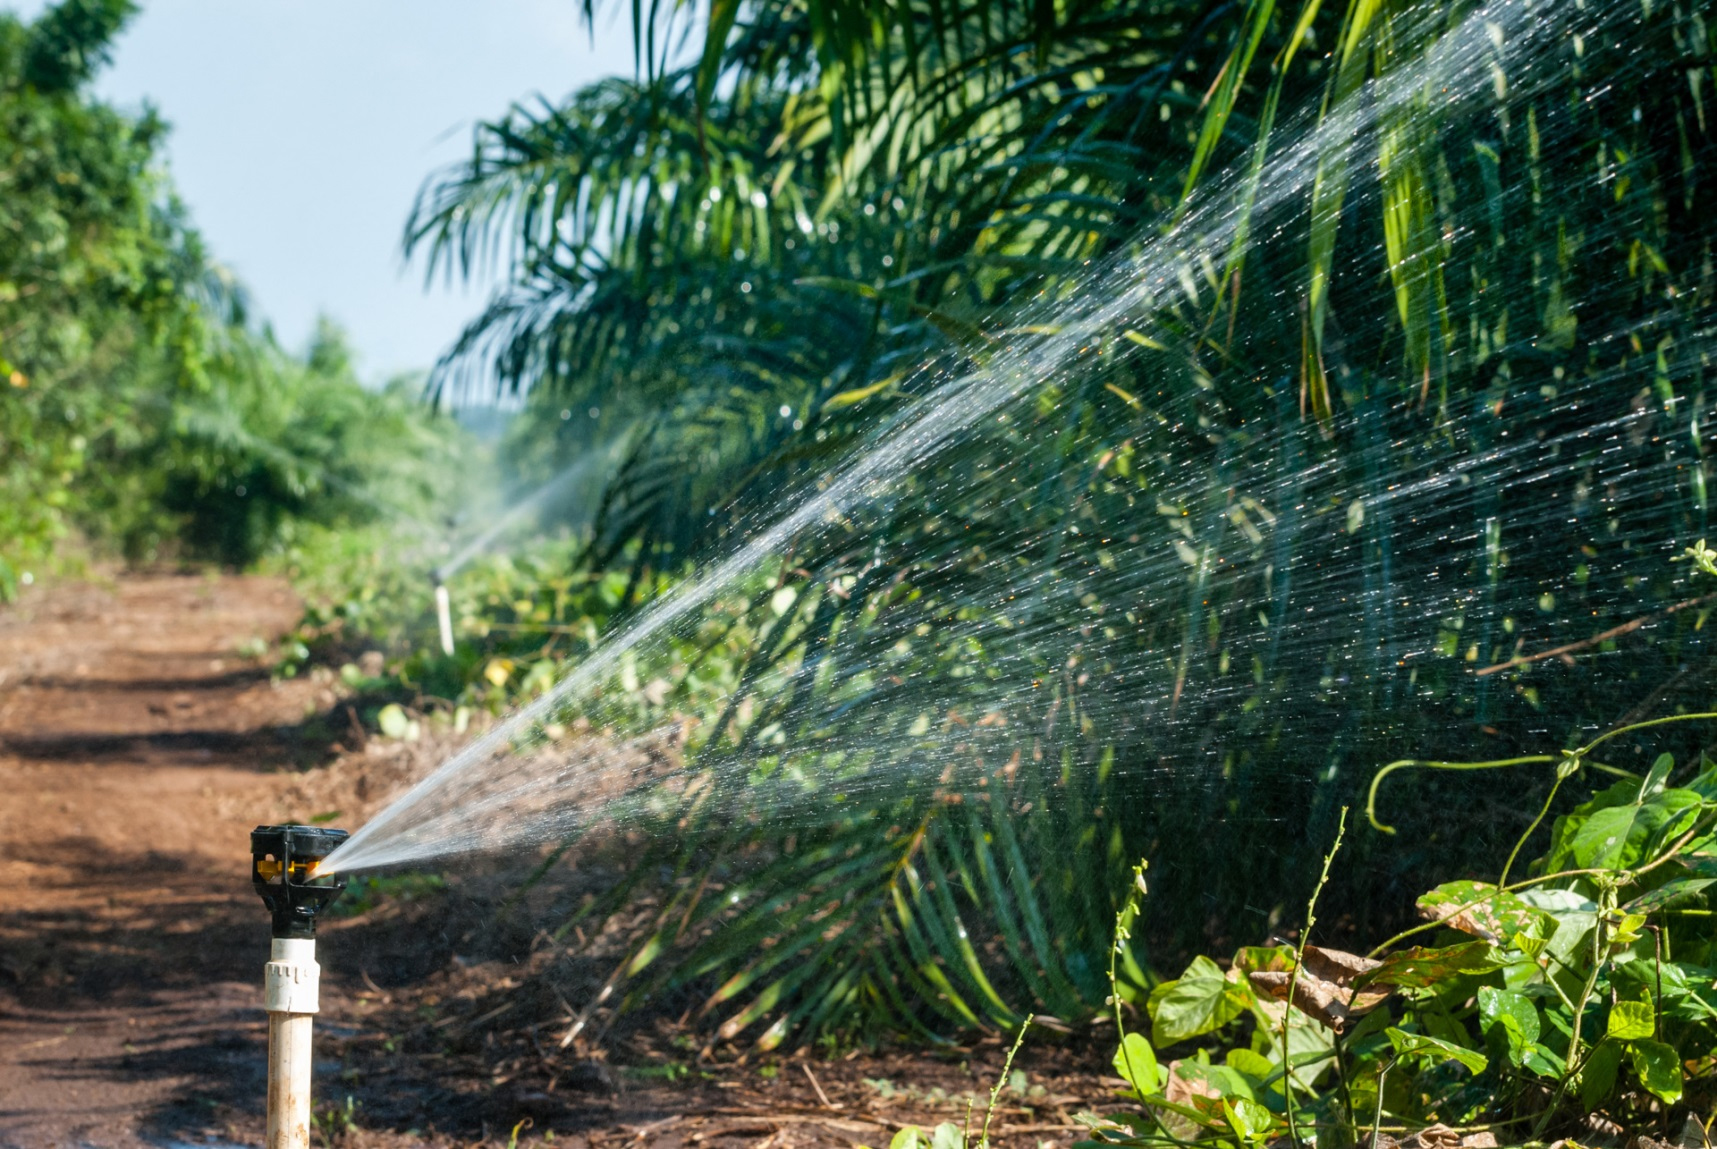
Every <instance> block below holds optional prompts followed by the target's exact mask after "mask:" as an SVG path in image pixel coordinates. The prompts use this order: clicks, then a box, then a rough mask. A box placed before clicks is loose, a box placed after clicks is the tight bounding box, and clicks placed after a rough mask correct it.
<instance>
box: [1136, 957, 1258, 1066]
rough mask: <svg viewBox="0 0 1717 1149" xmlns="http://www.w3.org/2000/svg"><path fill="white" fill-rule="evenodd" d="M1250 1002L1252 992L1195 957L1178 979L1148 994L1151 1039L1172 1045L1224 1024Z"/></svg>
mask: <svg viewBox="0 0 1717 1149" xmlns="http://www.w3.org/2000/svg"><path fill="white" fill-rule="evenodd" d="M1251 1003H1252V994H1251V990H1250V989H1249V988H1247V987H1245V986H1242V985H1240V984H1238V983H1236V982H1231V981H1229V980H1228V979H1227V978H1226V977H1225V976H1223V973H1222V970H1221V968H1220V967H1219V966H1217V964H1216V963H1215V962H1213V961H1211V960H1210V959H1209V958H1207V957H1202V956H1201V957H1198V958H1195V959H1194V960H1193V963H1192V964H1191V965H1190V966H1188V967H1187V970H1186V973H1185V974H1183V975H1182V976H1181V977H1180V979H1179V980H1177V981H1171V982H1165V983H1164V984H1162V985H1160V986H1158V987H1157V988H1156V989H1155V990H1154V991H1152V993H1151V998H1150V1002H1149V1005H1148V1008H1149V1010H1150V1014H1151V1040H1152V1042H1153V1043H1154V1044H1155V1045H1156V1046H1157V1048H1159V1049H1160V1048H1162V1047H1164V1046H1168V1045H1173V1044H1175V1043H1176V1042H1180V1041H1185V1040H1187V1039H1188V1038H1192V1037H1199V1036H1201V1035H1203V1034H1206V1033H1210V1032H1211V1031H1213V1030H1216V1029H1220V1028H1221V1027H1222V1026H1224V1025H1227V1024H1228V1023H1229V1022H1231V1021H1233V1020H1234V1019H1235V1018H1237V1017H1239V1016H1240V1015H1241V1013H1243V1012H1245V1010H1246V1007H1247V1006H1249V1005H1250V1004H1251Z"/></svg>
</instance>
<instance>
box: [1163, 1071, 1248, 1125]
mask: <svg viewBox="0 0 1717 1149" xmlns="http://www.w3.org/2000/svg"><path fill="white" fill-rule="evenodd" d="M1174 1076H1176V1077H1178V1078H1180V1079H1181V1080H1182V1081H1187V1082H1197V1083H1199V1084H1201V1085H1203V1086H1204V1087H1205V1092H1206V1093H1210V1094H1214V1095H1215V1096H1217V1097H1244V1098H1246V1099H1247V1100H1249V1101H1256V1100H1258V1096H1257V1093H1256V1092H1255V1091H1254V1090H1253V1088H1252V1083H1251V1082H1250V1081H1248V1080H1247V1079H1246V1075H1245V1074H1244V1073H1241V1072H1240V1071H1239V1070H1237V1069H1234V1068H1232V1067H1230V1066H1227V1065H1206V1064H1204V1063H1203V1062H1200V1061H1193V1060H1191V1059H1190V1058H1188V1059H1185V1060H1182V1061H1177V1062H1175V1063H1174ZM1194 1092H1198V1091H1197V1090H1194ZM1211 1112H1212V1113H1213V1114H1214V1113H1216V1112H1217V1111H1216V1110H1214V1109H1212V1110H1211Z"/></svg>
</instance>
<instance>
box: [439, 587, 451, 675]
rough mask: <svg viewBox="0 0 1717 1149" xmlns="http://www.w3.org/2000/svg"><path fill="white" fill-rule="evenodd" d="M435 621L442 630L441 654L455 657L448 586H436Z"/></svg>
mask: <svg viewBox="0 0 1717 1149" xmlns="http://www.w3.org/2000/svg"><path fill="white" fill-rule="evenodd" d="M435 621H436V623H437V624H438V625H439V626H440V628H441V653H442V654H445V655H447V656H448V657H452V655H453V604H452V603H451V601H449V599H448V597H447V584H446V583H439V582H438V583H436V584H435Z"/></svg>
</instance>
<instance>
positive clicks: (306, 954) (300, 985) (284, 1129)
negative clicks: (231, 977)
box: [263, 938, 322, 1149]
mask: <svg viewBox="0 0 1717 1149" xmlns="http://www.w3.org/2000/svg"><path fill="white" fill-rule="evenodd" d="M269 956H270V958H271V960H270V961H269V963H268V965H266V966H265V967H263V986H264V996H265V1005H266V1008H267V1010H268V1142H267V1144H268V1149H310V1038H311V1025H312V1020H313V1018H314V1016H315V1014H316V1013H317V1012H318V1011H319V1009H320V1002H319V1001H318V1000H317V999H318V997H319V996H320V995H319V992H318V990H319V988H320V987H319V983H320V981H321V973H322V970H321V967H320V966H318V965H317V964H316V943H315V941H314V940H312V939H309V938H275V939H274V944H273V948H272V951H271V952H270V955H269Z"/></svg>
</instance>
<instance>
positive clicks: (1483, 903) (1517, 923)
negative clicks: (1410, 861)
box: [1416, 882, 1544, 942]
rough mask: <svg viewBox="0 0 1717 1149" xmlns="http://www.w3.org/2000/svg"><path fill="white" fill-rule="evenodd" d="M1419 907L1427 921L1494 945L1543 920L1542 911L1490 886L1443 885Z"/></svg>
mask: <svg viewBox="0 0 1717 1149" xmlns="http://www.w3.org/2000/svg"><path fill="white" fill-rule="evenodd" d="M1474 903H1477V904H1474ZM1416 904H1417V905H1418V907H1419V913H1420V914H1422V915H1423V916H1425V917H1427V918H1431V919H1434V920H1438V921H1442V922H1443V923H1444V924H1445V925H1448V926H1451V927H1453V928H1454V929H1457V930H1460V931H1461V932H1462V933H1469V934H1473V935H1475V936H1477V937H1481V938H1484V939H1486V940H1487V941H1493V942H1500V941H1502V940H1504V939H1505V938H1508V937H1510V936H1511V935H1513V934H1516V933H1519V932H1520V931H1522V930H1527V929H1530V928H1531V927H1532V926H1533V924H1534V923H1537V922H1541V921H1543V919H1544V913H1543V911H1542V910H1539V909H1536V908H1534V907H1533V906H1531V905H1528V904H1527V903H1526V902H1524V901H1522V900H1521V899H1520V898H1518V897H1516V896H1515V895H1514V894H1511V893H1505V892H1502V891H1500V890H1498V889H1497V888H1496V887H1495V886H1493V885H1491V884H1490V883H1489V882H1444V883H1443V884H1442V885H1440V886H1438V887H1437V888H1436V889H1434V890H1431V891H1430V892H1429V893H1426V894H1422V895H1421V896H1420V898H1419V900H1418V902H1417V903H1416Z"/></svg>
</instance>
